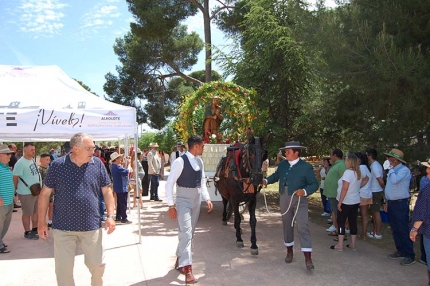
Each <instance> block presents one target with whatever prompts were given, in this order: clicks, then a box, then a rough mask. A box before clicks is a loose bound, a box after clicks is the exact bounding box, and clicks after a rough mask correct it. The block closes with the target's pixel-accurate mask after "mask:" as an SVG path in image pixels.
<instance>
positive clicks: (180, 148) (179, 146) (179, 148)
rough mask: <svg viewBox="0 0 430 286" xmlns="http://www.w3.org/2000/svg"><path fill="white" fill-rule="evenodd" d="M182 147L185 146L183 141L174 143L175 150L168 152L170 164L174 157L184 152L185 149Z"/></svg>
mask: <svg viewBox="0 0 430 286" xmlns="http://www.w3.org/2000/svg"><path fill="white" fill-rule="evenodd" d="M184 147H185V145H184V142H182V141H181V142H178V143H176V151H174V152H172V154H170V166H172V164H173V161H175V159H176V158H179V157H181V156H182V155H184V154H185V152H186V151H185V148H184Z"/></svg>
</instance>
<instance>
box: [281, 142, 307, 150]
mask: <svg viewBox="0 0 430 286" xmlns="http://www.w3.org/2000/svg"><path fill="white" fill-rule="evenodd" d="M279 149H281V150H283V149H306V147H304V146H301V145H300V142H299V141H289V142H285V147H282V148H279Z"/></svg>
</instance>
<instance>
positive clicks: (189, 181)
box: [176, 154, 203, 188]
mask: <svg viewBox="0 0 430 286" xmlns="http://www.w3.org/2000/svg"><path fill="white" fill-rule="evenodd" d="M181 158H182V160H184V169H183V170H182V173H181V175H180V176H179V178H178V180H177V181H176V183H177V184H178V186H180V187H184V188H200V187H201V185H202V167H203V166H202V165H201V163H200V161H199V160H198V161H197V163H198V165H199V167H200V170H198V171H196V170H194V169H193V167H192V166H191V163H190V161H189V160H188V156H187V155H185V154H184V155H182V156H181Z"/></svg>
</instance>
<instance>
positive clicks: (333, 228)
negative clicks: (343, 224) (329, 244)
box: [326, 225, 336, 232]
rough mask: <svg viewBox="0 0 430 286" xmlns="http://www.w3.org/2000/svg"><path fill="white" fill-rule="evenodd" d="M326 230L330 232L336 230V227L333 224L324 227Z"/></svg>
mask: <svg viewBox="0 0 430 286" xmlns="http://www.w3.org/2000/svg"><path fill="white" fill-rule="evenodd" d="M326 231H327V232H332V231H336V227H335V226H334V225H332V226H330V227H329V228H327V229H326Z"/></svg>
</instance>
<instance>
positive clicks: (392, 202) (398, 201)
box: [387, 198, 409, 204]
mask: <svg viewBox="0 0 430 286" xmlns="http://www.w3.org/2000/svg"><path fill="white" fill-rule="evenodd" d="M405 201H409V198H404V199H399V200H387V202H389V203H390V204H395V203H401V202H405Z"/></svg>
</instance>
